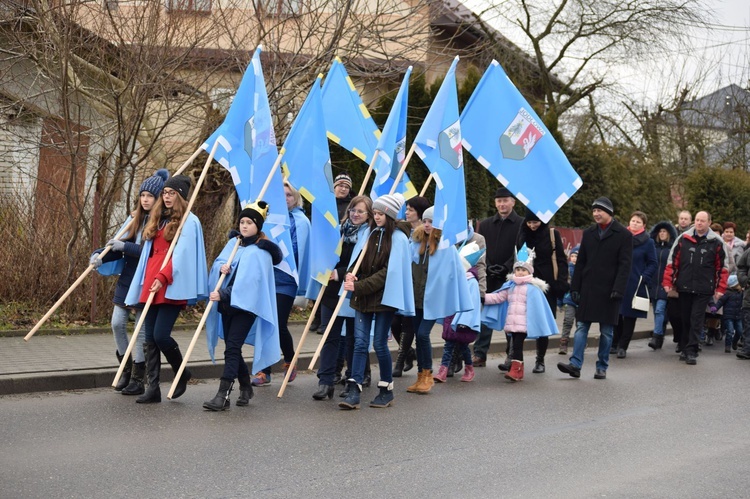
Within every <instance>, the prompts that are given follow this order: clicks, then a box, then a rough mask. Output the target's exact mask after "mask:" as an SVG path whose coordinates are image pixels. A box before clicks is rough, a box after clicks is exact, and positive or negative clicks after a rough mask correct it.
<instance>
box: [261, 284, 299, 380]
mask: <svg viewBox="0 0 750 499" xmlns="http://www.w3.org/2000/svg"><path fill="white" fill-rule="evenodd" d="M292 305H294V296H289V295H284V294H281V293H276V317H277V319H278V321H279V344H280V346H281V353H282V354H283V355H284V362H291V361H292V359H293V358H294V341H293V340H292V333H290V332H289V325H288V324H289V314H291V313H292ZM263 372H264V373H266V374H271V368H270V367H267V368H265V369H263Z"/></svg>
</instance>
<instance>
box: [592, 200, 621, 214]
mask: <svg viewBox="0 0 750 499" xmlns="http://www.w3.org/2000/svg"><path fill="white" fill-rule="evenodd" d="M591 208H592V209H593V208H599V209H600V210H602V211H606V212H607V213H609V216H612V215H614V214H615V207H614V206H612V201H610V200H609V198H605V197H604V196H602V197H600V198H597V199H596V201H594V204H592V205H591Z"/></svg>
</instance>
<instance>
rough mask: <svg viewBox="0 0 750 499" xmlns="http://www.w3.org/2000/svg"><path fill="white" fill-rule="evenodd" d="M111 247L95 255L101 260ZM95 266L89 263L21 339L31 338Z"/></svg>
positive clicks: (116, 236) (120, 234)
mask: <svg viewBox="0 0 750 499" xmlns="http://www.w3.org/2000/svg"><path fill="white" fill-rule="evenodd" d="M125 229H127V226H125V227H123V228H122V229H121V230H120V231H119V232H118V233H117V234H115V237H113V238H112V239H120V237H122V235H123V234H124V233H125ZM111 249H112V246H106V247H105V248H104V250H103V251H102V252H101V253H99V255H98V256H97V258H98V259H99V260H101V259H102V258H104V255H106V254H107V253H109V250H111ZM95 268H96V267H95V266H94V264H90V265H89V266H88V267H87V268H86V270H84V271H83V272H82V273H81V275H80V276H79V277H78V279H76V280H75V282H74V283H73V284H71V285H70V287H69V288H68V290H67V291H66V292H65V293H63V295H62V296H61V297H60V298H59V299H58V300H57V301H56V302H55V304H54V305H52V308H50V309H49V311H47V313H46V314H44V317H42V318H41V319H39V322H37V323H36V326H34V327H33V328H32V329H31V331H29V334H27V335H26V336H24V338H23V341H29V340H30V339H31V337H32V336H34V334H36V332H37V331H39V328H40V327H42V324H44V323H45V322H47V319H49V318H50V317H51V316H52V314H54V313H55V310H57V309H58V307H59V306H60V305H62V303H63V302H64V301H65V300H66V299H67V298H68V296H70V294H71V293H72V292H73V291H75V289H76V288H77V287H78V285H79V284H81V283H82V282H83V280H84V279H85V278H86V276H87V275H89V274H90V273H91V271H92V270H94V269H95Z"/></svg>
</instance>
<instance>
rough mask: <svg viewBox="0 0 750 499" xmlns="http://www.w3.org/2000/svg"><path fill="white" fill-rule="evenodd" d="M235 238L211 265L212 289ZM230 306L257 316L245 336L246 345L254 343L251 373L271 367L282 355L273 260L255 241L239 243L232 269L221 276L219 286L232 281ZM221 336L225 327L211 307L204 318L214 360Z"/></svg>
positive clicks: (209, 348) (215, 310)
mask: <svg viewBox="0 0 750 499" xmlns="http://www.w3.org/2000/svg"><path fill="white" fill-rule="evenodd" d="M236 242H237V240H236V239H235V238H232V239H230V240H229V241H228V242H227V244H226V246H224V249H223V250H221V253H219V256H217V257H216V260H214V263H213V265H212V266H211V274H210V275H209V277H208V282H209V285H210V288H211V289H214V288H216V283H217V282H219V276H220V275H221V274H220V273H219V269H220V268H221V266H222V265H224V264H225V263H227V260H228V259H229V256H230V255H231V253H232V250H233V249H234V246H235V244H236ZM232 277H234V283H233V285H232V294H231V299H230V303H231V306H232V307H234V308H237V309H240V310H244V311H245V312H250V313H252V314H255V315H256V319H255V322H254V323H253V327H251V328H250V331H249V332H248V334H247V337H246V338H245V343H246V344H247V345H253V347H254V349H253V374H255V373H257V372H258V371H261V370H263V369H265V368H266V367H268V366H272V365H273V364H275V363H276V362H278V361H279V359H280V358H281V347H280V346H279V325H278V322H277V321H278V318H277V315H278V314H277V309H276V284H275V281H274V276H273V261H272V258H271V255H270V253H268V252H267V251H265V250H263V249H261V248H259V247H258V246H257V245H256V244H251V245H250V246H240V247H239V248H237V254H236V255H235V257H234V260H233V261H232V263H231V271H230V273H229V274H228V275H227V276H226V277H225V278H224V282H223V283H222V285H221V287H222V289H224V288H226V287H227V285H228V284H229V283H230V282H231V281H232ZM219 338H222V339H224V328H223V325H222V322H221V314H220V313H219V311H218V307H217V306H213V307H211V310H210V311H209V313H208V318H207V320H206V342H207V344H208V353H209V354H210V355H211V360H212V361H214V363H215V362H216V360H215V358H214V351H215V349H216V345H217V343H218V342H219Z"/></svg>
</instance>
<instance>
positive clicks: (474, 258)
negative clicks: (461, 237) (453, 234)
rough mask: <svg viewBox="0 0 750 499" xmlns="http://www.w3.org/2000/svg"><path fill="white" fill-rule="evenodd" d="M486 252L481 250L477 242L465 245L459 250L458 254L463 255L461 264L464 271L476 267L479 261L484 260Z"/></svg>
mask: <svg viewBox="0 0 750 499" xmlns="http://www.w3.org/2000/svg"><path fill="white" fill-rule="evenodd" d="M484 252H485V250H484V249H480V248H479V245H478V244H477V243H475V242H471V243H469V244H464V245H463V246H462V247H461V249H460V250H458V254H459V255H461V263H462V264H463V266H464V270H469V269H470V268H472V267H473V266H474V265H476V264H477V262H478V261H479V259H480V258H482V255H484Z"/></svg>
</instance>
